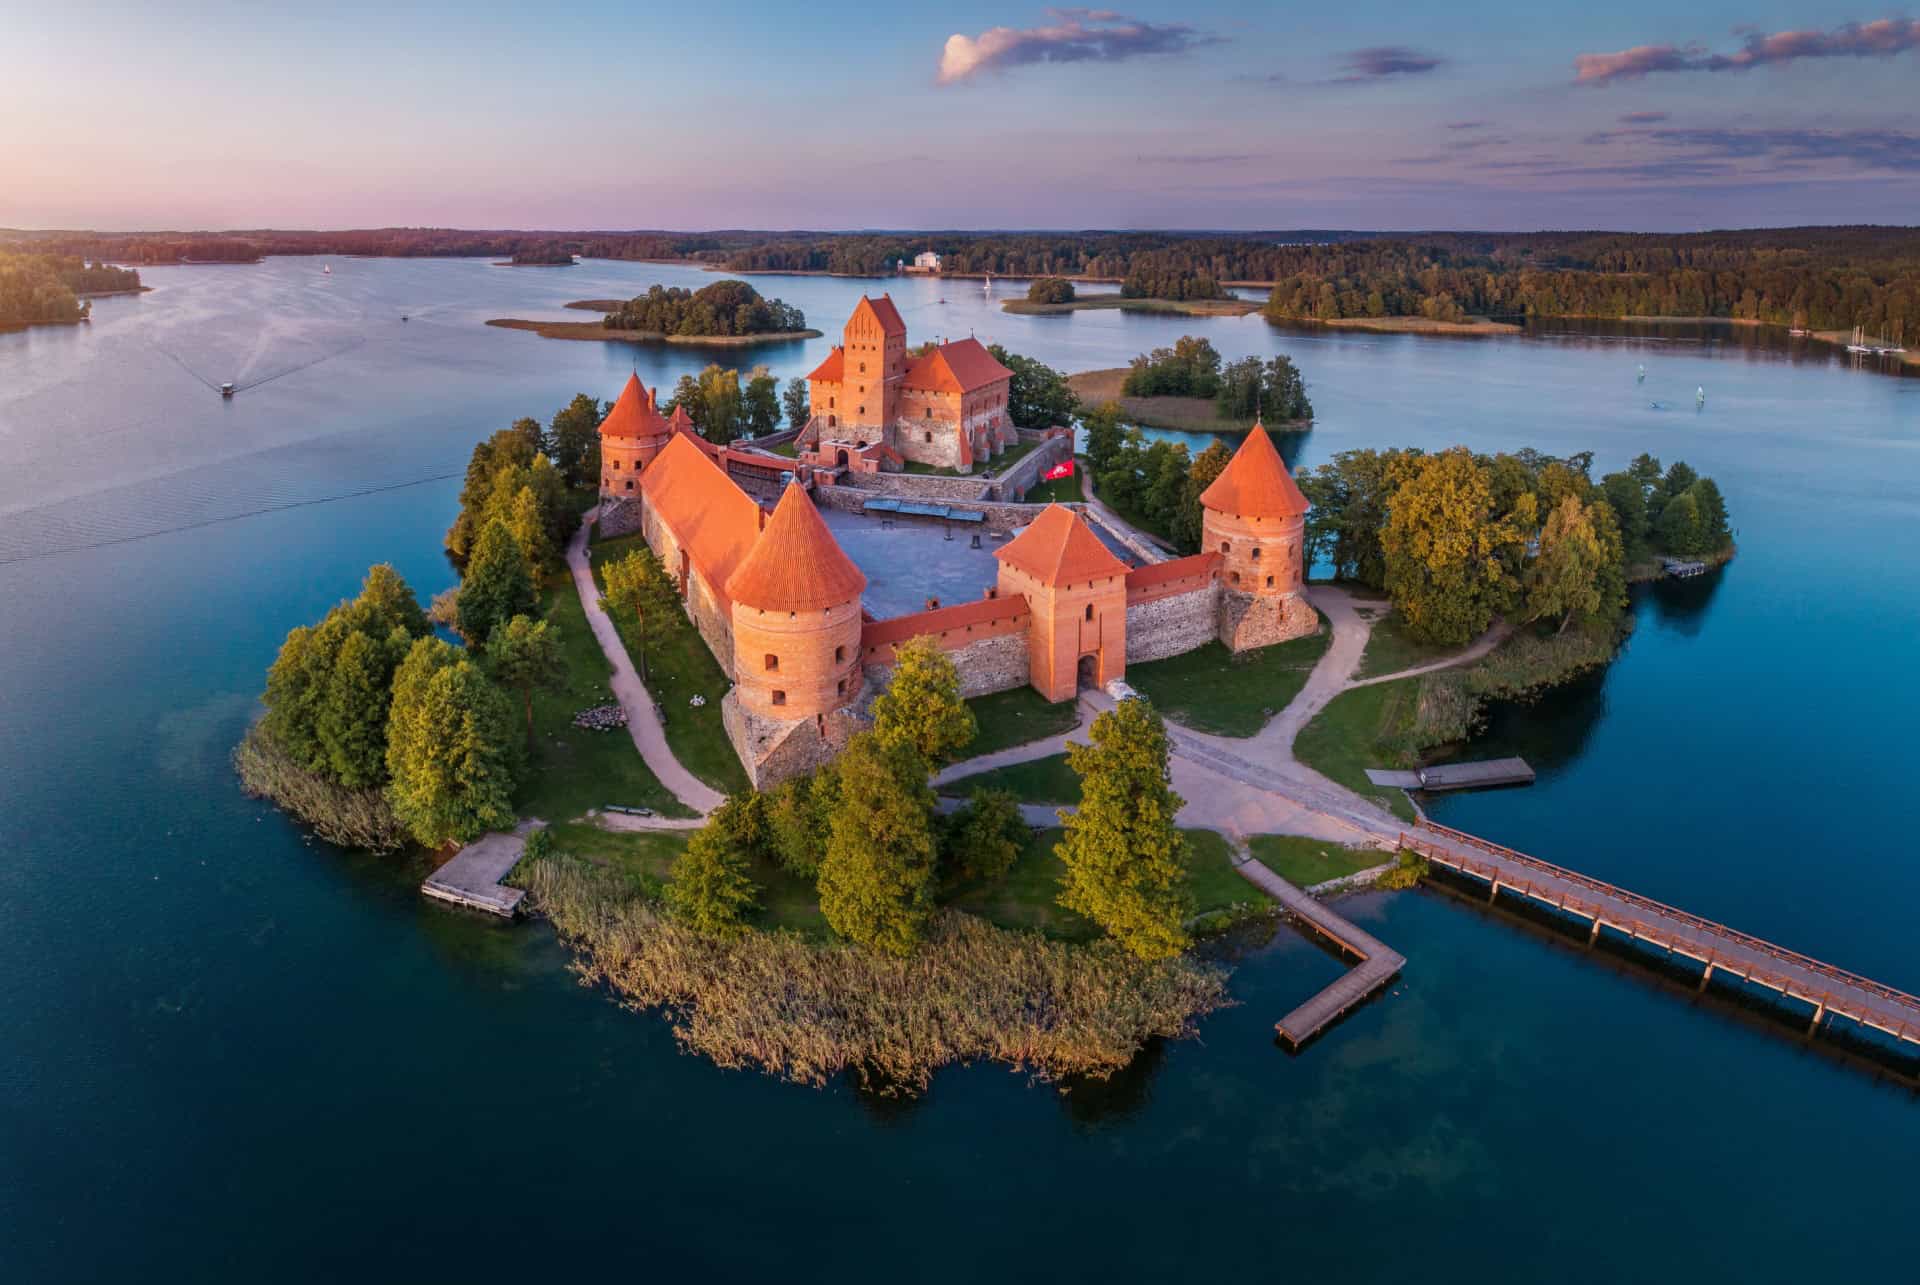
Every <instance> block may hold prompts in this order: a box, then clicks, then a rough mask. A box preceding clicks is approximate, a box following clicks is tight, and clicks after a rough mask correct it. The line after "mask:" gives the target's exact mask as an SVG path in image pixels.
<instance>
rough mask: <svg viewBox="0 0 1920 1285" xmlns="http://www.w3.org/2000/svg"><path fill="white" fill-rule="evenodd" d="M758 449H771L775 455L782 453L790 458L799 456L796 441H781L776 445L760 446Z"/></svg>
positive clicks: (798, 447) (795, 458) (794, 458)
mask: <svg viewBox="0 0 1920 1285" xmlns="http://www.w3.org/2000/svg"><path fill="white" fill-rule="evenodd" d="M760 449H761V450H763V451H771V452H772V453H773V454H775V455H784V456H786V457H787V458H788V459H790V460H797V459H799V458H800V446H799V444H798V443H797V442H782V443H780V444H779V445H778V446H762V447H761V448H760Z"/></svg>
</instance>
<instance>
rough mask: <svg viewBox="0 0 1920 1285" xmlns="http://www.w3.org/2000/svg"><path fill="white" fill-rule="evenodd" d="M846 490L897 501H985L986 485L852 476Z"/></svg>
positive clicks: (972, 480) (973, 480)
mask: <svg viewBox="0 0 1920 1285" xmlns="http://www.w3.org/2000/svg"><path fill="white" fill-rule="evenodd" d="M846 484H847V485H848V486H852V487H856V488H858V489H860V490H863V491H877V492H879V493H881V494H882V495H893V496H898V497H899V498H901V499H914V500H937V501H944V502H949V503H950V502H953V501H968V502H971V501H974V500H984V499H986V498H987V484H986V483H985V482H984V481H982V480H981V479H980V478H977V477H932V476H929V475H927V474H925V473H854V474H849V475H848V477H847V483H846Z"/></svg>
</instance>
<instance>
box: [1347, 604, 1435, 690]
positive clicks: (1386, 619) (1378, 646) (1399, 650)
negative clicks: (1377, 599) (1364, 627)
mask: <svg viewBox="0 0 1920 1285" xmlns="http://www.w3.org/2000/svg"><path fill="white" fill-rule="evenodd" d="M1458 650H1459V648H1457V647H1438V646H1435V645H1433V644H1432V643H1423V642H1419V641H1417V640H1416V639H1414V638H1412V637H1411V636H1409V635H1408V633H1407V625H1406V621H1405V620H1404V619H1403V618H1402V617H1401V615H1400V613H1399V612H1397V611H1391V612H1388V613H1387V614H1386V615H1384V616H1380V617H1378V618H1377V619H1376V621H1375V623H1374V626H1373V632H1372V633H1371V634H1370V635H1368V637H1367V650H1366V654H1365V655H1363V656H1361V657H1360V672H1359V674H1358V675H1357V677H1360V678H1374V677H1377V676H1379V675H1381V674H1397V673H1399V672H1400V671H1401V670H1403V669H1412V668H1413V667H1414V666H1415V665H1425V664H1430V663H1431V662H1433V661H1436V660H1444V659H1445V658H1446V657H1448V656H1451V655H1452V654H1453V653H1454V652H1456V651H1458Z"/></svg>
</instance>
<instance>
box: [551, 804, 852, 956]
mask: <svg viewBox="0 0 1920 1285" xmlns="http://www.w3.org/2000/svg"><path fill="white" fill-rule="evenodd" d="M690 833H691V831H686V830H637V831H636V830H619V831H614V830H602V829H601V828H600V827H599V826H597V825H594V824H592V823H591V822H585V821H582V822H574V823H572V824H569V825H557V826H554V827H553V847H554V851H555V852H560V853H564V854H566V855H567V856H571V857H579V858H580V859H581V860H583V861H586V862H589V863H591V864H593V865H595V866H598V867H600V868H601V869H604V870H612V871H615V872H618V873H620V874H623V875H625V876H627V877H628V878H630V879H632V880H634V881H635V882H637V883H642V884H643V885H660V884H664V883H666V882H667V880H668V878H669V877H670V876H671V875H672V872H673V863H674V859H675V858H677V857H678V856H679V855H680V854H681V853H682V852H683V851H685V850H686V846H687V837H688V835H689V834H690ZM748 874H749V875H751V876H752V878H753V881H754V883H756V884H758V885H759V886H760V913H759V914H758V915H757V916H755V917H754V921H753V922H754V926H755V927H757V928H790V929H792V930H793V931H795V932H798V933H803V934H805V935H806V936H808V937H813V938H824V937H826V936H827V935H828V934H827V921H826V919H825V917H824V916H822V915H821V913H820V898H819V895H818V894H817V893H816V892H815V891H814V886H813V882H812V881H811V880H808V879H801V878H799V877H797V876H795V875H792V874H789V873H788V872H787V871H786V870H784V869H782V868H781V867H780V866H777V865H775V864H773V863H772V862H769V861H758V860H756V861H754V862H752V863H751V865H750V866H749V869H748Z"/></svg>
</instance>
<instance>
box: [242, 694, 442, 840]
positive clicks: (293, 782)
mask: <svg viewBox="0 0 1920 1285" xmlns="http://www.w3.org/2000/svg"><path fill="white" fill-rule="evenodd" d="M233 766H234V770H235V771H236V772H238V773H239V774H240V788H241V789H243V790H245V791H246V793H247V794H248V796H249V797H251V798H264V799H271V800H273V802H274V803H275V804H277V805H278V806H279V807H280V808H281V809H282V810H283V811H286V812H290V813H292V814H293V815H294V816H296V817H298V818H299V819H300V820H302V821H304V822H306V824H308V825H309V826H311V827H313V832H314V833H315V834H317V835H319V836H320V837H321V838H323V839H325V840H327V841H328V842H329V843H337V844H339V845H341V846H342V847H347V848H366V849H368V850H370V851H373V852H393V851H395V850H397V849H399V848H403V847H405V846H406V845H407V844H408V843H409V842H410V841H411V840H410V837H409V836H408V834H407V828H406V826H404V825H402V824H401V823H400V818H399V817H397V816H395V815H394V814H393V808H392V807H390V806H389V805H388V803H387V797H386V795H385V794H383V793H381V792H380V791H379V790H349V789H347V788H346V787H345V786H342V785H336V784H335V783H334V782H332V781H329V780H327V779H326V778H325V777H323V776H320V775H319V774H317V773H314V772H309V771H308V770H307V769H306V768H304V767H302V766H300V765H299V764H298V763H296V762H294V761H293V759H292V758H291V757H289V756H288V754H287V752H286V751H285V750H283V749H281V748H280V746H279V745H278V744H276V743H275V742H274V739H273V738H272V737H271V736H269V735H267V732H266V729H265V728H264V727H262V726H261V725H260V724H259V723H255V724H254V725H253V726H252V727H250V728H248V729H247V734H246V736H245V737H243V738H242V739H241V741H240V744H238V745H237V746H235V747H234V750H233Z"/></svg>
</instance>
